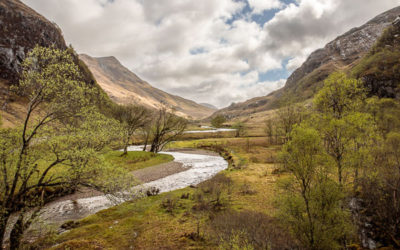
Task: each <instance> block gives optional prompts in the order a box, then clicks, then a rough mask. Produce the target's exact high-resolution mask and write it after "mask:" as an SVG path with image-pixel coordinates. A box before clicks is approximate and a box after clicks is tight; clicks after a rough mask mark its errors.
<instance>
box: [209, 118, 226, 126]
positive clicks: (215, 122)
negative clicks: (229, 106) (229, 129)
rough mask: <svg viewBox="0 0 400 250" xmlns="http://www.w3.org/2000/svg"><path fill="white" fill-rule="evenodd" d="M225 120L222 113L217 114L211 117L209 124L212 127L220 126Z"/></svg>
mask: <svg viewBox="0 0 400 250" xmlns="http://www.w3.org/2000/svg"><path fill="white" fill-rule="evenodd" d="M225 122H226V118H225V116H223V115H217V116H215V117H214V118H212V119H211V125H212V126H213V127H214V128H220V127H222V125H223V124H224V123H225Z"/></svg>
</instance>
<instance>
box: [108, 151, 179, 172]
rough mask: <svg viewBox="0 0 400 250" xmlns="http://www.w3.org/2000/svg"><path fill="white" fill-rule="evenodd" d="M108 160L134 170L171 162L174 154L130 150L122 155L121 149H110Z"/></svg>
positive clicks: (117, 165) (118, 165)
mask: <svg viewBox="0 0 400 250" xmlns="http://www.w3.org/2000/svg"><path fill="white" fill-rule="evenodd" d="M104 158H105V160H106V161H107V162H109V163H110V164H112V165H115V166H116V167H122V168H125V169H127V170H129V171H134V170H138V169H142V168H147V167H150V166H154V165H158V164H162V163H166V162H170V161H173V160H174V157H173V156H172V155H167V154H154V153H151V152H144V151H129V152H128V154H126V155H122V152H121V151H110V152H108V153H106V154H105V155H104Z"/></svg>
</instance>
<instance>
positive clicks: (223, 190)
mask: <svg viewBox="0 0 400 250" xmlns="http://www.w3.org/2000/svg"><path fill="white" fill-rule="evenodd" d="M232 183H233V182H232V180H231V178H229V177H227V176H225V175H224V174H221V173H220V174H217V175H216V176H214V177H213V178H211V179H210V180H207V181H205V182H203V183H201V184H199V185H198V187H199V188H198V191H197V192H196V193H195V195H194V199H195V201H196V204H195V205H194V207H193V209H194V210H214V211H218V210H222V209H224V208H226V207H227V206H228V205H229V202H230V194H231V192H232Z"/></svg>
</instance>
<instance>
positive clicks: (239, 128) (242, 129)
mask: <svg viewBox="0 0 400 250" xmlns="http://www.w3.org/2000/svg"><path fill="white" fill-rule="evenodd" d="M232 128H233V129H236V135H235V136H236V137H241V136H244V135H245V134H246V130H247V127H246V125H245V124H244V123H243V122H241V121H238V122H235V123H234V124H233V125H232Z"/></svg>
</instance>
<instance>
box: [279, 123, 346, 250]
mask: <svg viewBox="0 0 400 250" xmlns="http://www.w3.org/2000/svg"><path fill="white" fill-rule="evenodd" d="M280 157H281V159H282V162H283V164H284V167H285V169H286V170H287V171H289V172H290V173H291V174H292V176H291V177H289V178H288V179H286V180H285V181H284V182H281V183H280V185H281V189H282V190H283V194H282V196H281V200H280V201H279V203H280V208H281V210H280V213H281V214H282V216H281V218H282V219H283V221H285V223H287V225H288V226H289V227H290V228H291V230H292V231H293V233H294V234H295V235H296V237H297V238H298V239H299V240H300V241H301V242H302V244H303V246H304V247H306V248H307V249H338V248H340V244H339V242H340V239H342V238H343V237H344V236H345V235H346V234H347V233H348V230H347V227H348V226H347V224H346V223H347V218H348V216H349V214H348V213H347V212H346V211H344V210H342V208H341V204H342V203H341V201H342V198H343V194H342V192H341V189H340V187H339V185H338V184H337V183H336V182H334V181H333V180H331V179H330V177H329V176H330V169H329V164H328V163H329V160H328V158H327V156H326V154H325V153H324V148H323V145H322V140H321V138H320V135H319V133H318V131H317V130H315V129H313V128H309V127H305V126H296V127H295V128H294V129H293V131H292V133H291V140H289V141H288V142H287V143H286V144H285V145H284V147H283V150H282V153H281V156H280Z"/></svg>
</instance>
